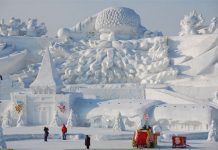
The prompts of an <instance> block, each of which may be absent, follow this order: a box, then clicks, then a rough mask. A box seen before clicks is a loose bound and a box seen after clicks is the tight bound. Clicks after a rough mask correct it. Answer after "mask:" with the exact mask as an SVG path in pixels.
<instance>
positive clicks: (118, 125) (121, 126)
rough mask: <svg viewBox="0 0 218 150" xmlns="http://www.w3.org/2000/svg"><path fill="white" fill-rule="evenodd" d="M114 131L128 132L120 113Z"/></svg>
mask: <svg viewBox="0 0 218 150" xmlns="http://www.w3.org/2000/svg"><path fill="white" fill-rule="evenodd" d="M113 129H115V130H120V131H125V130H126V128H125V125H124V122H123V117H122V115H121V113H120V112H119V113H118V115H117V117H116V118H115V121H114V126H113Z"/></svg>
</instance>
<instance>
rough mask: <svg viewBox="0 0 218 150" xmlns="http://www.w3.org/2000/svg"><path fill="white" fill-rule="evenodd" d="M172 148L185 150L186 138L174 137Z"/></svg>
mask: <svg viewBox="0 0 218 150" xmlns="http://www.w3.org/2000/svg"><path fill="white" fill-rule="evenodd" d="M172 144H173V146H172V148H185V147H186V146H187V144H186V137H185V136H173V137H172Z"/></svg>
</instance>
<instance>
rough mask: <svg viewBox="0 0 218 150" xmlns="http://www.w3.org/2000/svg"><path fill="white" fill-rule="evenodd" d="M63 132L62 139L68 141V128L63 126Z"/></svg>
mask: <svg viewBox="0 0 218 150" xmlns="http://www.w3.org/2000/svg"><path fill="white" fill-rule="evenodd" d="M61 131H62V139H63V140H66V133H67V127H66V126H65V124H63V126H62V129H61Z"/></svg>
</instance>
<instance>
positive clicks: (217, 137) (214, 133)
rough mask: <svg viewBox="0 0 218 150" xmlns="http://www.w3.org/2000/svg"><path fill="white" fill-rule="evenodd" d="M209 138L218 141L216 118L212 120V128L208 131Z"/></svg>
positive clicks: (211, 140)
mask: <svg viewBox="0 0 218 150" xmlns="http://www.w3.org/2000/svg"><path fill="white" fill-rule="evenodd" d="M207 140H208V141H209V142H217V141H218V131H217V125H216V123H215V121H214V120H212V121H211V125H210V129H209V132H208V138H207Z"/></svg>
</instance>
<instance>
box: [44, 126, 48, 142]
mask: <svg viewBox="0 0 218 150" xmlns="http://www.w3.org/2000/svg"><path fill="white" fill-rule="evenodd" d="M48 130H49V129H48V128H47V127H44V141H45V142H47V139H48V135H49V132H48Z"/></svg>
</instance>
